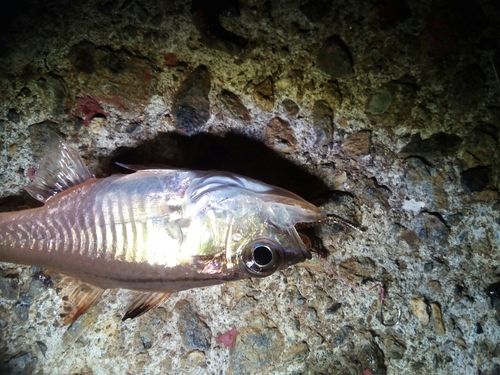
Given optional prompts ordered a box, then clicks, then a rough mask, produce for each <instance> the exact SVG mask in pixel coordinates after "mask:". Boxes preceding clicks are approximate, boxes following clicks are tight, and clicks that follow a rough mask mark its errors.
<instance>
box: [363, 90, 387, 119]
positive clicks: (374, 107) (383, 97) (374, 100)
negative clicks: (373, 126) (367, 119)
mask: <svg viewBox="0 0 500 375" xmlns="http://www.w3.org/2000/svg"><path fill="white" fill-rule="evenodd" d="M391 103H392V94H391V92H390V91H389V90H387V89H384V88H382V89H380V90H377V91H375V92H374V93H373V94H372V96H371V97H370V99H369V101H368V103H367V105H366V112H368V113H371V114H372V115H381V114H382V113H384V112H385V111H387V109H388V108H389V106H390V105H391Z"/></svg>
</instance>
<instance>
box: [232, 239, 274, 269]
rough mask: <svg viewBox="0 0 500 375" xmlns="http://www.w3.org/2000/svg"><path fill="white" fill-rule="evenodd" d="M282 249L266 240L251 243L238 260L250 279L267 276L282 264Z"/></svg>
mask: <svg viewBox="0 0 500 375" xmlns="http://www.w3.org/2000/svg"><path fill="white" fill-rule="evenodd" d="M283 254H284V251H283V247H282V246H281V245H280V244H279V243H276V242H274V241H271V240H269V239H267V238H261V239H257V240H254V241H252V242H251V243H249V244H248V245H247V246H245V248H244V249H243V251H242V253H241V255H240V258H241V261H242V262H241V265H242V268H243V270H244V271H245V272H246V273H249V274H250V276H252V277H264V276H269V275H271V274H272V273H274V272H275V271H277V270H278V269H279V268H280V267H281V265H282V264H283Z"/></svg>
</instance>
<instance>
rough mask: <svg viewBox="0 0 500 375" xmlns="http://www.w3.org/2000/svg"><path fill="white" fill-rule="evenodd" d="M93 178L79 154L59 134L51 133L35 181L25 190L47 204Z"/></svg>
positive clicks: (48, 135)
mask: <svg viewBox="0 0 500 375" xmlns="http://www.w3.org/2000/svg"><path fill="white" fill-rule="evenodd" d="M92 177H93V176H92V175H91V174H90V172H89V170H88V169H87V166H86V165H85V163H84V162H83V160H82V158H81V157H80V155H79V154H78V152H77V151H75V150H74V149H73V148H72V147H70V146H68V145H67V144H66V143H65V142H64V141H63V139H62V138H61V137H59V136H58V135H57V134H55V133H53V132H49V133H48V134H47V141H46V143H45V150H44V153H43V157H42V160H41V161H40V164H39V165H38V170H37V172H36V176H35V180H34V181H33V183H32V184H31V185H29V186H26V187H25V189H26V191H27V192H28V193H29V194H30V195H31V196H32V197H33V198H35V199H37V200H39V201H40V202H44V203H45V202H46V201H47V200H49V199H50V198H52V197H53V196H54V195H56V194H57V193H60V192H61V191H64V190H66V189H69V188H70V187H73V186H76V185H79V184H81V183H83V182H85V181H87V180H89V179H91V178H92Z"/></svg>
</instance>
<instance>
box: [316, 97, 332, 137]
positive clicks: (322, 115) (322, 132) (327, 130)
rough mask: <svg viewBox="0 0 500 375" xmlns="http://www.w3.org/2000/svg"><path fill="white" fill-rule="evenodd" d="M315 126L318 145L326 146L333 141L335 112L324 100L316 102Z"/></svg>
mask: <svg viewBox="0 0 500 375" xmlns="http://www.w3.org/2000/svg"><path fill="white" fill-rule="evenodd" d="M312 117H313V126H314V132H315V133H316V144H317V145H319V146H324V145H327V144H329V143H331V142H332V141H333V111H332V109H331V108H330V106H329V105H328V103H327V102H325V101H324V100H318V101H316V102H314V107H313V113H312Z"/></svg>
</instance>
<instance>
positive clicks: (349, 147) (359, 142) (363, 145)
mask: <svg viewBox="0 0 500 375" xmlns="http://www.w3.org/2000/svg"><path fill="white" fill-rule="evenodd" d="M370 147H371V142H370V132H358V133H353V134H348V135H346V137H345V139H344V150H345V151H346V152H347V153H348V154H350V155H353V156H363V155H368V154H369V153H370Z"/></svg>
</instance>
